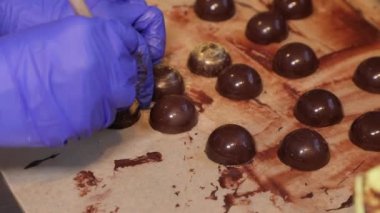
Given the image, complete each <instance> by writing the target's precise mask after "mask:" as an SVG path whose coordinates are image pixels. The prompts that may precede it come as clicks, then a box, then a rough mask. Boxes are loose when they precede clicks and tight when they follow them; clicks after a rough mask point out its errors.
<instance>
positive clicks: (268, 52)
mask: <svg viewBox="0 0 380 213" xmlns="http://www.w3.org/2000/svg"><path fill="white" fill-rule="evenodd" d="M226 41H227V42H229V43H230V44H231V45H233V46H234V47H235V48H236V49H238V50H240V51H241V52H242V53H244V54H245V55H246V56H248V57H250V58H251V59H253V60H254V61H256V62H257V63H259V64H260V65H261V66H263V67H264V68H265V69H267V70H272V60H273V57H274V55H275V52H276V50H275V49H274V48H269V47H267V46H264V45H259V44H254V43H251V42H249V41H248V40H247V39H246V38H242V37H241V38H240V37H234V38H231V37H227V38H226Z"/></svg>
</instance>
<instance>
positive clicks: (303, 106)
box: [294, 89, 343, 127]
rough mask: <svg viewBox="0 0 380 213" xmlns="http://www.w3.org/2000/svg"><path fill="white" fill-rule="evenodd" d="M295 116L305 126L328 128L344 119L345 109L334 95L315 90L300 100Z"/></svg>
mask: <svg viewBox="0 0 380 213" xmlns="http://www.w3.org/2000/svg"><path fill="white" fill-rule="evenodd" d="M294 116H295V117H296V118H297V119H298V120H299V121H300V122H301V123H303V124H306V125H309V126H312V127H326V126H331V125H334V124H337V123H339V122H340V121H341V120H342V119H343V109H342V104H341V102H340V100H339V99H338V98H337V97H336V96H335V95H334V94H333V93H331V92H329V91H326V90H322V89H314V90H311V91H309V92H307V93H305V94H303V95H302V96H301V97H300V98H299V99H298V102H297V104H296V106H295V108H294Z"/></svg>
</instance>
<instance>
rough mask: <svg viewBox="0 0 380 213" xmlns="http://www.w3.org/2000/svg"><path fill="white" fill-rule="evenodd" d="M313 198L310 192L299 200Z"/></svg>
mask: <svg viewBox="0 0 380 213" xmlns="http://www.w3.org/2000/svg"><path fill="white" fill-rule="evenodd" d="M313 197H314V193H313V192H310V193H307V194H306V195H304V196H302V197H301V199H310V198H313Z"/></svg>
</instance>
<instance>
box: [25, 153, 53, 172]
mask: <svg viewBox="0 0 380 213" xmlns="http://www.w3.org/2000/svg"><path fill="white" fill-rule="evenodd" d="M58 155H60V153H57V154H53V155H50V156H49V157H46V158H43V159H40V160H35V161H33V162H31V163H29V164H28V165H26V166H25V167H24V169H30V168H33V167H36V166H39V165H40V164H41V163H43V162H45V161H47V160H50V159H54V158H56V157H57V156H58Z"/></svg>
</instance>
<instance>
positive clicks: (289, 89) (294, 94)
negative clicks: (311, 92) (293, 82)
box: [282, 83, 301, 99]
mask: <svg viewBox="0 0 380 213" xmlns="http://www.w3.org/2000/svg"><path fill="white" fill-rule="evenodd" d="M282 86H283V88H284V90H285V92H287V93H288V94H289V95H290V96H291V97H293V99H298V97H299V96H301V93H300V92H299V91H297V90H296V89H294V88H293V87H292V86H290V85H289V84H287V83H283V84H282Z"/></svg>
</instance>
